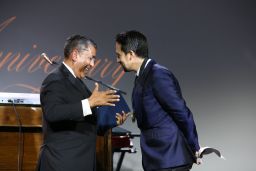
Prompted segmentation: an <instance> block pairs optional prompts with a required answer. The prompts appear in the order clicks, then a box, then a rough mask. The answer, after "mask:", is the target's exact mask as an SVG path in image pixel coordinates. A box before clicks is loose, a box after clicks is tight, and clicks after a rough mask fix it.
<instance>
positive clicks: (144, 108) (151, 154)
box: [116, 31, 200, 171]
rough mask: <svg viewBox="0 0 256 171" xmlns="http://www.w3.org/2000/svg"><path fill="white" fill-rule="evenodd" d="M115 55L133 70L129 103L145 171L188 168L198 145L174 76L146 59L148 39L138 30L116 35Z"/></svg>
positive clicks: (182, 170) (125, 67) (191, 121)
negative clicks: (139, 134) (138, 133)
mask: <svg viewBox="0 0 256 171" xmlns="http://www.w3.org/2000/svg"><path fill="white" fill-rule="evenodd" d="M116 55H117V62H118V63H120V64H121V65H122V67H123V68H124V70H125V71H127V72H129V71H134V72H136V79H135V85H134V88H133V93H132V106H133V110H134V117H135V118H136V119H137V124H138V127H139V128H140V130H141V142H140V144H141V150H142V164H143V168H144V170H145V171H188V170H190V169H191V167H192V165H193V163H194V162H196V154H197V153H198V150H199V149H200V147H199V143H198V136H197V131H196V126H195V123H194V120H193V116H192V113H191V111H190V110H189V108H188V107H187V106H186V103H185V100H184V99H183V97H182V94H181V90H180V87H179V84H178V81H177V79H176V78H175V76H174V75H173V74H172V72H171V71H169V70H168V69H167V68H165V67H163V66H161V65H159V64H157V63H156V62H155V61H154V60H153V59H149V58H148V45H147V39H146V37H145V36H144V35H143V34H142V33H140V32H137V31H128V32H124V33H120V34H118V35H117V36H116ZM198 164H200V163H198Z"/></svg>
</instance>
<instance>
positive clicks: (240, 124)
mask: <svg viewBox="0 0 256 171" xmlns="http://www.w3.org/2000/svg"><path fill="white" fill-rule="evenodd" d="M255 9H256V2H255V1H253V0H252V1H249V0H224V1H223V0H222V1H220V0H211V1H210V0H208V1H203V0H202V1H188V0H187V1H185V0H172V1H170V0H161V1H135V0H130V1H118V0H109V1H84V0H80V1H79V0H73V1H65V2H63V1H56V2H52V1H50V0H45V1H12V0H2V1H1V2H0V14H1V15H0V78H1V82H0V91H6V92H36V91H37V90H38V88H39V87H40V84H41V82H42V80H43V79H44V77H45V76H46V74H47V72H45V71H44V67H45V63H43V62H41V64H42V65H41V66H40V65H38V64H39V63H40V62H39V63H36V64H35V65H32V66H31V64H32V62H33V61H35V60H36V59H37V58H39V55H40V54H41V53H42V52H46V53H47V54H48V55H49V56H50V57H54V56H63V55H62V54H63V44H64V41H65V39H66V38H67V37H68V36H70V35H71V34H76V33H78V34H84V35H87V36H89V37H91V38H93V39H94V40H95V41H96V42H97V43H98V45H99V49H98V54H97V56H98V58H99V59H103V60H102V65H103V64H105V65H106V64H107V63H108V62H113V64H111V67H113V68H116V67H117V66H116V65H115V64H114V63H115V53H114V36H115V35H116V34H117V33H119V32H121V31H125V30H130V29H137V30H139V31H141V32H143V33H145V34H146V35H147V37H148V40H149V44H150V56H151V57H152V58H154V59H156V60H157V61H158V62H159V63H160V64H163V65H165V66H166V67H168V68H169V69H171V70H172V71H173V72H174V73H175V75H176V76H177V77H178V79H179V81H180V84H181V88H182V90H183V95H184V97H185V99H186V100H187V104H188V106H189V107H190V109H191V110H192V111H193V113H194V118H195V121H196V124H197V128H198V133H199V138H200V144H201V146H206V145H208V146H213V147H217V148H219V149H220V150H221V151H222V152H223V155H224V156H225V157H226V158H227V160H226V161H223V160H220V159H218V158H217V157H216V156H214V155H210V156H207V157H206V158H205V160H204V164H203V165H201V166H195V167H194V170H195V171H205V170H207V171H216V170H221V171H227V170H233V171H241V170H243V171H254V170H255V169H256V166H255V164H254V163H253V162H254V161H255V155H254V151H255V150H254V146H255V144H256V137H255V131H256V126H255V124H254V121H255V120H256V114H255V110H256V101H255V95H256V91H255V87H256V79H255V78H256V76H255V73H256V39H255V38H256V32H255V30H256V22H255V19H256V10H255ZM6 21H10V23H9V24H8V25H7V24H6ZM5 24H6V25H5ZM5 26H6V27H5ZM8 54H10V57H9V58H8V60H7V61H5V57H6V56H8ZM19 55H20V56H19ZM26 55H27V56H28V59H27V60H26V61H25V62H24V63H23V65H21V64H20V65H18V64H19V62H20V61H22V59H24V58H26V57H25V56H26ZM17 56H19V58H18V57H17ZM15 57H16V58H15ZM6 59H7V58H6ZM15 59H17V61H16V62H15ZM104 62H105V63H104ZM52 68H53V67H50V68H49V70H51V69H52ZM101 70H102V69H99V72H97V73H95V75H94V76H95V77H96V78H99V79H102V80H104V81H106V82H108V83H110V84H111V83H113V81H114V78H112V76H111V73H109V74H108V75H107V76H105V77H104V78H101V76H100V71H101ZM110 72H113V71H111V70H110ZM133 79H134V75H133V73H129V74H126V75H125V76H123V77H122V78H121V80H120V81H119V82H118V83H117V84H116V85H115V86H117V87H119V88H121V89H123V90H125V91H127V92H128V95H127V96H126V97H125V98H126V99H127V102H128V103H129V105H130V104H131V103H130V98H131V96H130V93H131V91H132V85H133ZM130 106H131V105H130ZM123 127H124V128H126V129H129V130H131V131H133V132H139V130H138V129H137V128H136V124H133V123H131V122H130V121H128V122H126V123H125V124H124V125H123ZM134 143H135V146H136V148H137V150H138V153H137V154H128V155H126V157H125V161H124V163H123V167H122V168H123V169H122V170H126V171H132V170H133V171H138V170H141V169H142V168H141V156H140V148H139V139H138V138H137V139H135V140H134ZM117 158H118V155H115V159H117Z"/></svg>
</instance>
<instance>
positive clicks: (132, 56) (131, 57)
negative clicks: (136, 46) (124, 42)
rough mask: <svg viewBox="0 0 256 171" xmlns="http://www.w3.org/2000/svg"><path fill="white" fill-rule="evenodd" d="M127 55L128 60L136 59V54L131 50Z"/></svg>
mask: <svg viewBox="0 0 256 171" xmlns="http://www.w3.org/2000/svg"><path fill="white" fill-rule="evenodd" d="M128 54H129V59H130V60H131V59H133V58H134V57H136V53H135V52H134V51H132V50H131V51H129V52H128Z"/></svg>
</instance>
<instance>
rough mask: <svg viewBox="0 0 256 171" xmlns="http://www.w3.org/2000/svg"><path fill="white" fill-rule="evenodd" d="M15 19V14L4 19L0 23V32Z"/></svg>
mask: <svg viewBox="0 0 256 171" xmlns="http://www.w3.org/2000/svg"><path fill="white" fill-rule="evenodd" d="M15 19H16V16H13V17H11V18H9V19H7V20H6V21H4V22H3V23H2V24H0V32H2V31H3V30H4V29H5V28H6V27H7V26H8V25H10V24H11V23H12V22H13V21H14V20H15Z"/></svg>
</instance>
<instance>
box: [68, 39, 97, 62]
mask: <svg viewBox="0 0 256 171" xmlns="http://www.w3.org/2000/svg"><path fill="white" fill-rule="evenodd" d="M88 46H93V47H95V49H97V45H96V43H95V42H94V41H93V40H92V39H90V38H88V37H85V36H81V35H73V36H70V37H68V38H67V40H66V42H65V45H64V57H65V58H68V57H69V55H70V53H71V52H72V51H73V50H74V49H75V48H78V49H81V48H88Z"/></svg>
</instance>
